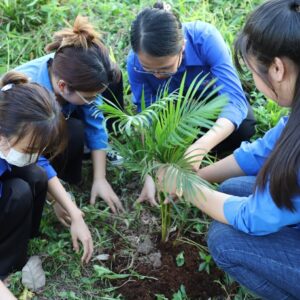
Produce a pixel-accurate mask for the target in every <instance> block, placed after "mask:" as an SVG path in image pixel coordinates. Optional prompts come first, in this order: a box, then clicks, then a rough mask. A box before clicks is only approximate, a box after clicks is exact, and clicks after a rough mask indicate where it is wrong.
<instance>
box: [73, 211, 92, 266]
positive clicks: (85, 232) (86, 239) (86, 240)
mask: <svg viewBox="0 0 300 300" xmlns="http://www.w3.org/2000/svg"><path fill="white" fill-rule="evenodd" d="M70 232H71V236H72V242H73V248H74V250H75V251H76V252H78V251H79V244H78V240H79V241H80V242H81V243H82V246H83V255H82V257H81V261H82V262H83V263H88V262H89V261H90V259H91V257H92V254H93V251H94V246H93V240H92V236H91V233H90V230H89V229H88V227H87V225H86V223H85V222H84V220H83V217H82V215H78V217H76V218H75V219H73V220H72V222H71V228H70Z"/></svg>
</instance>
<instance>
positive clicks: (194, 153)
mask: <svg viewBox="0 0 300 300" xmlns="http://www.w3.org/2000/svg"><path fill="white" fill-rule="evenodd" d="M205 154H207V150H206V149H205V148H204V147H203V146H202V145H201V143H200V142H199V141H196V142H195V143H194V144H192V145H191V146H189V147H188V148H187V150H186V151H185V158H189V159H190V162H191V165H192V167H193V169H194V171H198V170H199V168H200V165H201V162H202V160H203V157H204V155H205Z"/></svg>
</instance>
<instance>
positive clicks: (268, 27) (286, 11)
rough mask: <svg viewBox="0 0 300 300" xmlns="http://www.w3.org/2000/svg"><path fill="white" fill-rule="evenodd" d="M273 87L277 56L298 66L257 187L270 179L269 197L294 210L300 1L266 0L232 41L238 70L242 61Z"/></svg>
mask: <svg viewBox="0 0 300 300" xmlns="http://www.w3.org/2000/svg"><path fill="white" fill-rule="evenodd" d="M251 57H253V58H254V59H255V61H256V62H257V63H256V64H257V68H258V70H256V71H255V72H257V74H258V75H259V76H260V77H261V78H262V80H263V81H264V82H265V83H266V84H267V85H268V86H269V87H270V88H271V89H272V90H274V89H273V87H272V84H271V82H270V81H269V79H268V70H269V67H270V65H271V64H272V62H273V61H274V59H275V58H276V57H279V58H288V59H289V60H291V61H292V62H293V63H294V64H295V66H296V67H297V68H298V76H297V80H296V84H295V88H294V98H293V102H292V107H291V114H290V116H289V119H288V122H287V124H286V126H285V128H284V130H283V132H282V134H281V136H280V138H279V139H278V141H277V143H276V145H275V148H274V149H273V151H272V153H271V154H270V156H269V157H268V159H267V161H266V163H265V164H264V166H263V168H262V169H261V170H260V172H259V174H258V176H257V181H256V186H257V187H258V188H259V189H262V188H264V187H265V186H266V185H267V182H268V181H270V192H271V195H272V198H273V200H274V202H275V203H276V205H277V206H278V207H279V208H282V207H285V208H287V209H289V210H291V211H293V210H294V209H295V208H294V205H293V202H292V198H293V196H295V195H297V194H299V193H300V188H299V184H298V172H299V170H300V130H299V128H300V72H299V70H300V0H269V1H267V2H265V3H263V4H262V5H260V6H259V7H258V8H257V9H256V10H255V11H254V12H253V13H252V14H251V15H250V17H249V18H248V20H247V22H246V24H245V26H244V28H243V30H242V32H241V33H240V35H239V36H238V38H237V40H236V41H235V63H236V65H237V68H238V69H239V70H240V71H241V70H242V66H241V64H240V62H241V60H242V61H244V62H246V63H247V64H248V65H250V66H251V63H250V61H249V58H251Z"/></svg>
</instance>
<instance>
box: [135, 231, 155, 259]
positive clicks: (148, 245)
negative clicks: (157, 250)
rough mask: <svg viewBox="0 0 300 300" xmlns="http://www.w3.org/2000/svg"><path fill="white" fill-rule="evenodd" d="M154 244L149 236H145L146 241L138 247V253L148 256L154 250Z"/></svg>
mask: <svg viewBox="0 0 300 300" xmlns="http://www.w3.org/2000/svg"><path fill="white" fill-rule="evenodd" d="M153 248H154V247H153V243H152V241H151V239H150V237H149V236H148V235H146V236H145V238H144V241H143V242H142V243H140V244H139V245H138V247H137V252H138V253H140V254H145V255H148V254H149V253H150V252H151V251H152V250H153Z"/></svg>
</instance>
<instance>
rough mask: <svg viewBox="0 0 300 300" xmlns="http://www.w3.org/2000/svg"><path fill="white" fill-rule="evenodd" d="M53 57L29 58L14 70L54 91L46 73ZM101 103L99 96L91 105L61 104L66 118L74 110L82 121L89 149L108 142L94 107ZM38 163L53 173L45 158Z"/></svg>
mask: <svg viewBox="0 0 300 300" xmlns="http://www.w3.org/2000/svg"><path fill="white" fill-rule="evenodd" d="M53 57H54V53H51V54H48V55H45V56H43V57H40V58H37V59H34V60H31V61H29V62H27V63H25V64H23V65H21V66H19V67H17V68H16V69H15V70H16V71H19V72H21V73H24V74H26V75H27V76H28V77H29V78H30V80H31V81H32V82H36V83H38V84H40V85H42V86H44V87H45V88H47V89H48V90H49V91H51V92H54V90H53V87H52V85H51V81H50V77H49V73H48V63H49V60H51V59H52V58H53ZM101 104H102V99H101V97H99V98H98V99H97V100H96V101H95V103H94V104H93V105H87V104H84V105H75V104H71V103H68V102H67V103H66V104H64V105H63V106H62V112H63V114H64V116H65V117H66V118H67V117H69V116H70V115H71V114H72V113H73V112H74V111H76V112H77V114H78V115H79V117H80V118H81V120H82V121H83V123H84V133H85V141H86V145H87V147H88V148H90V149H91V150H104V149H106V148H107V144H108V135H107V132H106V128H105V124H104V116H103V114H102V113H101V112H99V111H98V110H97V109H96V106H98V105H101ZM39 164H40V165H41V166H43V167H44V168H45V169H46V171H47V174H48V177H49V176H50V175H51V174H52V175H53V174H54V173H53V172H55V171H54V170H53V168H52V167H51V166H49V163H48V162H47V161H46V160H45V159H43V158H40V159H39ZM50 167H51V168H50ZM50 169H51V170H50ZM52 175H51V176H52ZM55 175H56V174H55ZM52 177H53V176H52Z"/></svg>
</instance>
